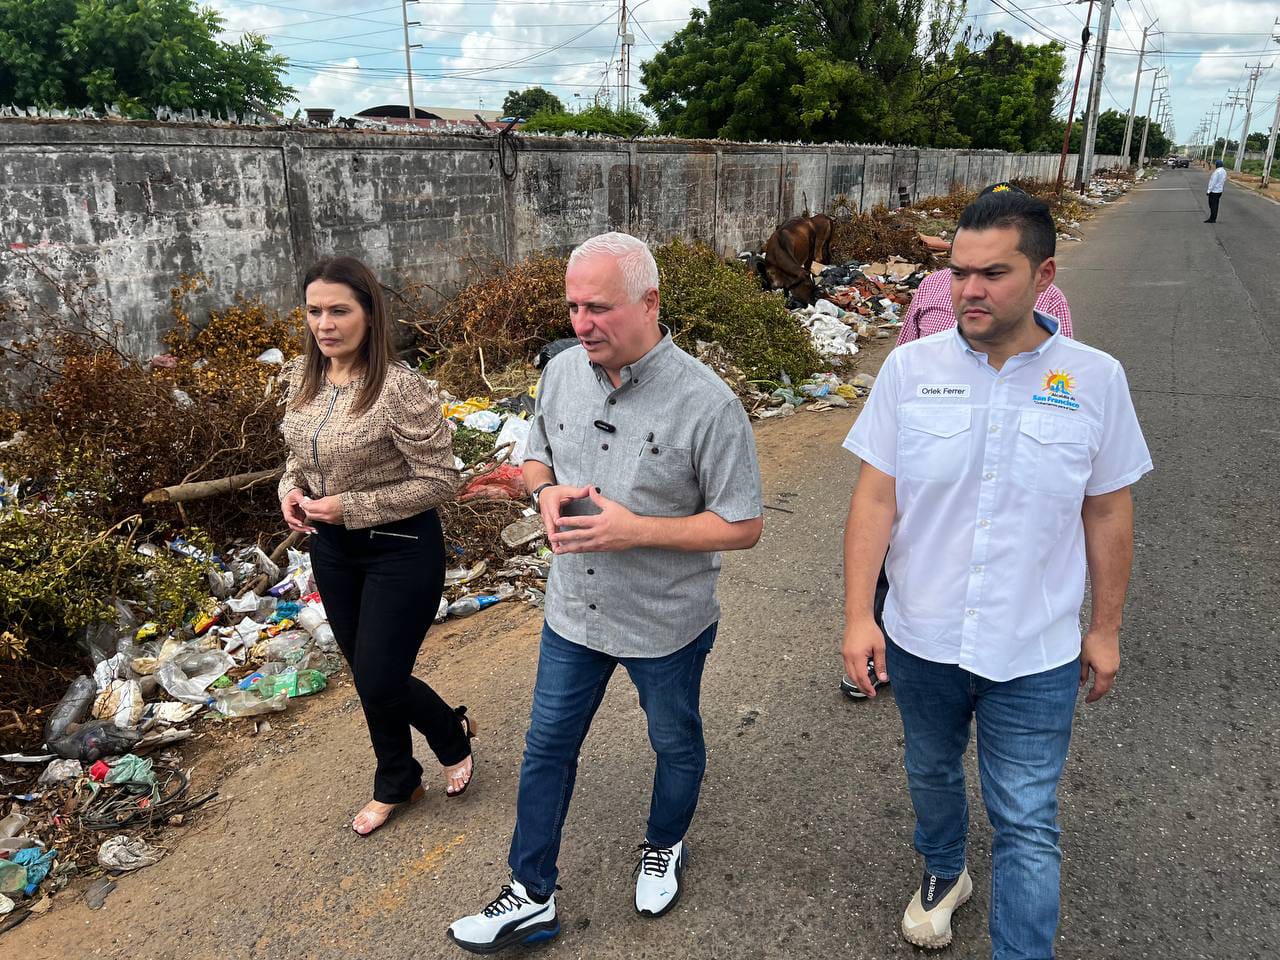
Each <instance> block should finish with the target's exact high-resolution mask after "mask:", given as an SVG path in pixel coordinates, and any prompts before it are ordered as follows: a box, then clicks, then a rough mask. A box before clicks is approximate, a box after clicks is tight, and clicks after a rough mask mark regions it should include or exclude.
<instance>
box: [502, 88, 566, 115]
mask: <svg viewBox="0 0 1280 960" xmlns="http://www.w3.org/2000/svg"><path fill="white" fill-rule="evenodd" d="M535 113H564V104H563V103H561V102H560V98H559V97H557V96H556V95H555V94H554V93H552V92H551V91H550V90H546V89H543V88H542V87H529V88H528V89H526V90H509V91H508V92H507V97H506V99H505V100H503V101H502V115H503V116H504V117H524V118H526V119H527V118H529V117H532V116H533V115H534V114H535Z"/></svg>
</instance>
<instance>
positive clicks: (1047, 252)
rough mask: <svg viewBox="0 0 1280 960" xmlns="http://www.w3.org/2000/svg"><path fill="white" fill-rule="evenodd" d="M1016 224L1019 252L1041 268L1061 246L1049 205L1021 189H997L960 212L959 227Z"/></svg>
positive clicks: (957, 226) (977, 227)
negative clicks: (1058, 244) (1058, 243)
mask: <svg viewBox="0 0 1280 960" xmlns="http://www.w3.org/2000/svg"><path fill="white" fill-rule="evenodd" d="M997 227H1015V228H1016V229H1017V231H1018V252H1019V253H1021V254H1022V255H1023V256H1025V257H1026V258H1027V259H1028V260H1030V261H1031V266H1032V267H1033V268H1034V267H1038V266H1040V264H1042V263H1044V262H1045V261H1046V260H1048V259H1049V258H1050V257H1052V256H1053V252H1054V250H1055V249H1057V240H1058V231H1057V228H1056V227H1055V226H1054V223H1053V215H1052V214H1051V213H1049V205H1048V204H1047V203H1045V202H1044V201H1043V200H1037V199H1036V198H1035V197H1033V196H1031V195H1030V194H1027V193H1023V192H1022V191H1021V190H1008V191H997V192H995V193H987V194H983V195H982V196H980V197H978V199H977V200H975V201H973V203H971V204H969V205H968V206H967V207H965V208H964V212H963V213H961V214H960V222H959V223H958V224H957V225H956V229H957V230H991V229H993V228H997Z"/></svg>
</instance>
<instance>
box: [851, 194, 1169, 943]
mask: <svg viewBox="0 0 1280 960" xmlns="http://www.w3.org/2000/svg"><path fill="white" fill-rule="evenodd" d="M1055 236H1056V233H1055V229H1054V223H1053V218H1052V217H1051V216H1050V213H1049V209H1048V207H1046V206H1045V204H1044V203H1042V202H1041V201H1038V200H1035V199H1034V198H1032V197H1029V196H1027V195H1025V194H1020V193H1013V192H1006V193H997V194H991V195H988V196H984V197H982V198H980V199H978V200H976V201H975V202H974V203H972V204H971V205H970V206H969V207H968V208H967V209H966V210H965V211H964V213H963V215H962V216H961V218H960V222H959V226H958V229H957V232H956V236H955V241H954V246H953V247H952V252H951V271H952V284H951V295H952V299H953V301H954V305H955V314H956V317H957V319H958V326H957V328H955V329H952V330H947V331H943V332H941V333H937V334H933V335H932V336H928V337H924V338H923V339H921V340H917V341H915V342H914V343H910V344H906V345H904V346H902V347H899V348H898V349H897V350H895V351H894V352H893V353H891V354H890V355H889V357H888V358H887V359H886V361H885V364H884V367H883V368H882V369H881V371H880V375H879V377H878V378H877V379H876V384H875V387H874V389H873V390H872V392H871V396H870V398H869V400H868V402H867V406H866V408H865V409H864V410H863V412H862V414H861V416H860V417H859V418H858V421H857V423H856V424H854V427H853V429H852V430H851V431H850V432H849V436H848V438H847V439H846V440H845V443H844V445H845V447H846V448H847V449H849V450H850V451H852V452H853V453H854V454H856V455H857V456H858V457H860V458H861V460H862V468H861V471H860V473H859V477H858V482H857V485H856V487H855V489H854V493H853V498H852V502H851V504H850V509H849V519H848V523H847V526H846V530H845V543H844V549H845V633H844V644H843V654H844V660H845V666H846V669H847V670H848V671H849V674H850V676H853V677H854V678H855V679H857V680H858V681H859V682H860V683H861V684H864V692H865V693H866V694H867V695H868V696H874V695H875V691H874V689H873V684H872V681H871V679H870V678H869V677H868V676H867V671H866V669H865V668H863V669H859V667H860V666H861V665H863V664H866V663H867V660H868V658H871V659H872V660H874V663H875V668H874V669H875V672H876V674H877V675H878V677H879V679H880V680H881V681H884V680H887V679H888V678H889V677H892V679H893V689H894V691H895V693H894V697H895V700H896V702H897V704H898V708H899V711H900V713H901V715H902V724H903V730H904V733H905V744H906V769H907V781H908V785H909V787H910V791H911V801H912V805H913V806H914V808H915V814H916V831H915V846H916V849H917V850H918V851H919V852H920V854H921V856H922V857H923V858H924V861H925V869H924V877H923V880H922V882H921V884H920V889H919V890H918V891H916V893H915V895H914V896H913V898H912V899H911V902H910V904H909V905H908V907H907V910H906V913H905V914H904V916H903V920H902V931H903V935H904V936H905V937H906V938H907V939H908V940H909V941H910V942H912V943H914V944H916V945H918V946H924V947H942V946H946V945H947V944H949V943H950V942H951V914H952V912H953V911H954V910H955V909H956V908H957V907H958V906H960V905H961V904H962V903H964V902H965V900H967V899H968V898H969V895H970V893H971V892H972V889H973V884H972V881H971V879H970V877H969V873H968V871H967V869H966V862H965V836H966V831H967V828H968V808H967V805H966V801H965V786H964V766H963V758H964V753H965V750H966V747H967V745H968V741H969V730H970V725H971V722H972V721H973V720H974V719H976V722H977V728H978V765H979V770H980V771H981V777H982V795H983V800H984V804H985V806H986V808H987V814H988V816H989V818H990V820H991V823H992V826H993V829H994V842H993V845H992V896H991V913H990V929H991V941H992V953H993V956H994V957H995V958H997V960H1045V958H1051V957H1052V956H1053V944H1054V938H1055V935H1056V931H1057V925H1058V909H1059V868H1060V862H1061V851H1060V848H1059V846H1058V826H1057V787H1058V780H1059V778H1060V777H1061V775H1062V769H1063V766H1064V764H1065V762H1066V756H1067V746H1068V743H1069V741H1070V738H1071V721H1072V715H1073V713H1074V709H1075V700H1076V693H1077V690H1078V689H1079V688H1080V687H1081V686H1083V685H1084V684H1085V682H1086V680H1087V678H1088V676H1089V674H1090V673H1092V674H1093V684H1092V687H1091V688H1090V690H1089V693H1088V695H1087V697H1086V700H1087V701H1089V702H1092V701H1095V700H1097V699H1099V698H1100V697H1102V696H1103V695H1104V694H1106V692H1107V691H1108V690H1109V689H1110V688H1111V684H1112V682H1113V680H1114V678H1115V675H1116V672H1117V670H1118V669H1119V665H1120V621H1121V613H1122V610H1123V607H1124V595H1125V591H1126V589H1127V586H1128V580H1129V568H1130V563H1131V560H1132V556H1133V503H1132V500H1131V498H1130V494H1129V485H1130V484H1132V483H1133V482H1134V481H1136V480H1137V479H1138V478H1139V477H1141V476H1142V475H1143V474H1144V473H1146V472H1147V471H1149V470H1150V469H1151V458H1150V456H1149V454H1148V452H1147V446H1146V443H1145V441H1144V440H1143V437H1142V431H1141V429H1140V428H1139V426H1138V421H1137V416H1136V414H1135V413H1134V409H1133V403H1132V401H1131V399H1130V396H1129V388H1128V383H1127V381H1126V379H1125V375H1124V371H1123V369H1122V368H1121V367H1120V364H1119V363H1118V362H1117V361H1116V360H1114V359H1113V358H1112V357H1110V356H1108V355H1107V354H1105V353H1102V352H1101V351H1098V350H1095V349H1093V348H1091V347H1087V346H1085V345H1083V344H1081V343H1079V342H1078V341H1074V340H1069V339H1067V338H1065V337H1063V336H1061V335H1060V334H1059V332H1058V324H1057V321H1056V320H1054V319H1053V317H1050V316H1049V315H1047V314H1043V313H1037V312H1036V311H1035V310H1034V304H1035V301H1036V298H1037V296H1039V294H1041V293H1042V292H1043V291H1044V290H1045V288H1046V287H1048V285H1049V284H1050V283H1052V282H1053V279H1054V274H1055V271H1056V267H1055V263H1054V259H1053V253H1054V240H1055ZM886 547H887V548H888V559H887V561H886V570H887V573H888V578H889V594H888V597H887V600H886V602H885V611H884V626H885V629H884V632H883V633H882V632H881V630H880V629H879V628H878V627H877V626H876V623H875V620H874V619H873V616H872V597H873V592H874V588H875V583H876V574H877V572H878V570H879V566H880V560H881V558H883V557H884V556H885V549H886ZM1086 568H1087V571H1088V573H1089V575H1090V579H1091V582H1092V589H1093V604H1092V622H1091V624H1090V627H1089V630H1088V632H1087V633H1086V634H1085V635H1084V637H1083V640H1082V638H1081V634H1080V623H1079V615H1080V608H1081V603H1082V601H1083V598H1084V583H1085V573H1086ZM886 635H887V638H888V639H887V640H886Z"/></svg>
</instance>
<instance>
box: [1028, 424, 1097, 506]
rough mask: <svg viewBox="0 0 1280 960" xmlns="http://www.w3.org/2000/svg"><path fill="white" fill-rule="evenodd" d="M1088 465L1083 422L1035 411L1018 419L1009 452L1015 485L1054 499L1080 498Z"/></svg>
mask: <svg viewBox="0 0 1280 960" xmlns="http://www.w3.org/2000/svg"><path fill="white" fill-rule="evenodd" d="M1092 464H1093V457H1092V453H1091V451H1090V446H1089V425H1088V424H1087V423H1084V422H1082V421H1079V420H1069V419H1067V417H1065V416H1055V415H1053V414H1047V413H1039V412H1035V411H1027V412H1024V413H1023V414H1022V416H1021V417H1020V418H1019V420H1018V436H1017V440H1016V441H1015V447H1014V451H1013V480H1014V482H1015V483H1016V484H1017V485H1018V486H1020V487H1023V488H1024V489H1026V490H1031V491H1034V492H1036V493H1048V494H1053V495H1055V496H1064V497H1079V496H1083V495H1084V488H1085V485H1086V484H1087V483H1088V482H1089V474H1090V471H1091V470H1092Z"/></svg>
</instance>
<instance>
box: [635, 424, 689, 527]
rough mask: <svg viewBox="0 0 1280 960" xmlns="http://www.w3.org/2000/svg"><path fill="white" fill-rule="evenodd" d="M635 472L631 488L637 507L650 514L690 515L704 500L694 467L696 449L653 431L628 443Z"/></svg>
mask: <svg viewBox="0 0 1280 960" xmlns="http://www.w3.org/2000/svg"><path fill="white" fill-rule="evenodd" d="M627 449H628V450H629V451H630V452H631V453H632V456H631V457H630V459H631V460H632V461H633V462H634V467H635V474H634V479H633V481H632V485H631V489H632V493H633V495H634V497H635V498H636V500H637V503H638V507H637V509H638V510H639V511H640V512H642V513H645V514H648V515H650V516H672V517H682V516H688V515H689V514H690V513H692V512H693V511H695V510H697V509H699V508H700V507H701V503H702V496H701V491H700V489H699V487H698V478H697V475H696V473H695V471H694V469H693V451H692V450H691V449H690V448H689V447H681V446H676V445H675V444H672V443H668V442H667V441H665V440H663V439H662V438H661V437H660V436H658V435H656V434H653V433H650V434H646V435H645V436H643V437H633V438H631V439H630V441H629V442H628V445H627Z"/></svg>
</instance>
